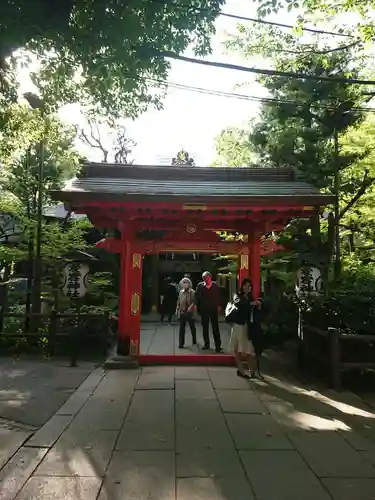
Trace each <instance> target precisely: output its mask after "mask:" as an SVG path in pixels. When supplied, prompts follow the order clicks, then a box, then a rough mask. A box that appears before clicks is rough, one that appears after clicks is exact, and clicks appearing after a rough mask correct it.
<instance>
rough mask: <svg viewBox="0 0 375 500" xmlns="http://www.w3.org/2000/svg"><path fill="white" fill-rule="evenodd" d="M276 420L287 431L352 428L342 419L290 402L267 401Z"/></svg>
mask: <svg viewBox="0 0 375 500" xmlns="http://www.w3.org/2000/svg"><path fill="white" fill-rule="evenodd" d="M264 405H265V406H266V407H267V408H268V410H269V412H270V414H271V416H272V417H273V418H274V419H275V421H276V422H277V423H278V424H279V425H280V426H281V427H283V428H284V430H285V431H288V432H289V431H350V430H351V428H350V427H349V426H348V425H347V424H346V423H345V422H344V421H342V420H338V419H337V418H334V417H333V416H330V415H324V416H319V415H318V414H317V413H316V412H315V413H310V412H303V411H299V410H297V409H296V408H295V406H294V405H293V404H292V403H288V402H285V401H284V402H270V401H265V402H264Z"/></svg>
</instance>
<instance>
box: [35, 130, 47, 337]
mask: <svg viewBox="0 0 375 500" xmlns="http://www.w3.org/2000/svg"><path fill="white" fill-rule="evenodd" d="M44 142H45V137H43V139H42V141H41V142H40V144H39V165H38V198H37V211H36V216H37V220H36V235H35V258H34V273H33V274H34V283H33V294H32V295H33V300H32V314H33V315H34V316H33V321H32V323H33V325H34V327H35V329H36V330H37V329H38V326H39V319H40V318H39V317H38V316H35V315H39V314H40V312H41V297H40V296H41V289H42V262H41V243H42V216H43V180H44V179H43V177H44Z"/></svg>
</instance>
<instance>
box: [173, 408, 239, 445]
mask: <svg viewBox="0 0 375 500" xmlns="http://www.w3.org/2000/svg"><path fill="white" fill-rule="evenodd" d="M176 441H177V443H176V446H177V451H178V452H179V453H180V452H186V451H189V450H216V451H217V452H218V453H226V452H227V451H231V450H233V449H234V444H233V440H232V437H231V435H230V433H229V431H228V427H227V425H226V423H225V420H224V418H223V416H222V415H218V416H217V417H215V418H212V417H211V418H206V419H204V418H200V419H198V418H197V417H196V418H195V419H191V420H190V421H189V420H185V421H178V422H177V423H176Z"/></svg>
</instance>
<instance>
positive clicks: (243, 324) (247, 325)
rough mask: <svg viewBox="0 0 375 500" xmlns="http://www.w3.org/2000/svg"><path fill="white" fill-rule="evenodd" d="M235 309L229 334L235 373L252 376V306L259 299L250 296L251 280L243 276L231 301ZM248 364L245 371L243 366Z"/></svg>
mask: <svg viewBox="0 0 375 500" xmlns="http://www.w3.org/2000/svg"><path fill="white" fill-rule="evenodd" d="M232 304H233V306H234V308H235V310H234V312H235V314H234V316H233V323H232V329H231V336H230V348H231V350H232V351H233V352H234V359H235V362H236V366H237V375H238V376H239V377H243V378H254V377H255V368H256V351H255V346H254V342H253V338H254V336H253V333H254V308H255V307H259V301H253V300H252V298H251V281H250V280H249V279H247V278H245V279H244V280H243V281H242V283H241V287H240V290H239V292H238V294H237V295H235V296H234V298H233V302H232ZM246 364H247V365H248V368H249V370H248V371H247V370H246V368H245V366H246Z"/></svg>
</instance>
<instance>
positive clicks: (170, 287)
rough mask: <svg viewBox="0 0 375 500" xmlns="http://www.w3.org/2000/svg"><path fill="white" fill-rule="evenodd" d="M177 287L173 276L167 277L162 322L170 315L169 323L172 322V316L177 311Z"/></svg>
mask: <svg viewBox="0 0 375 500" xmlns="http://www.w3.org/2000/svg"><path fill="white" fill-rule="evenodd" d="M177 293H178V292H177V288H176V284H174V283H173V281H172V278H167V279H166V281H165V283H164V290H163V295H162V297H161V314H160V322H161V323H162V324H163V323H164V317H165V316H168V323H169V324H171V321H172V317H173V315H174V313H175V311H176V302H177Z"/></svg>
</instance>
